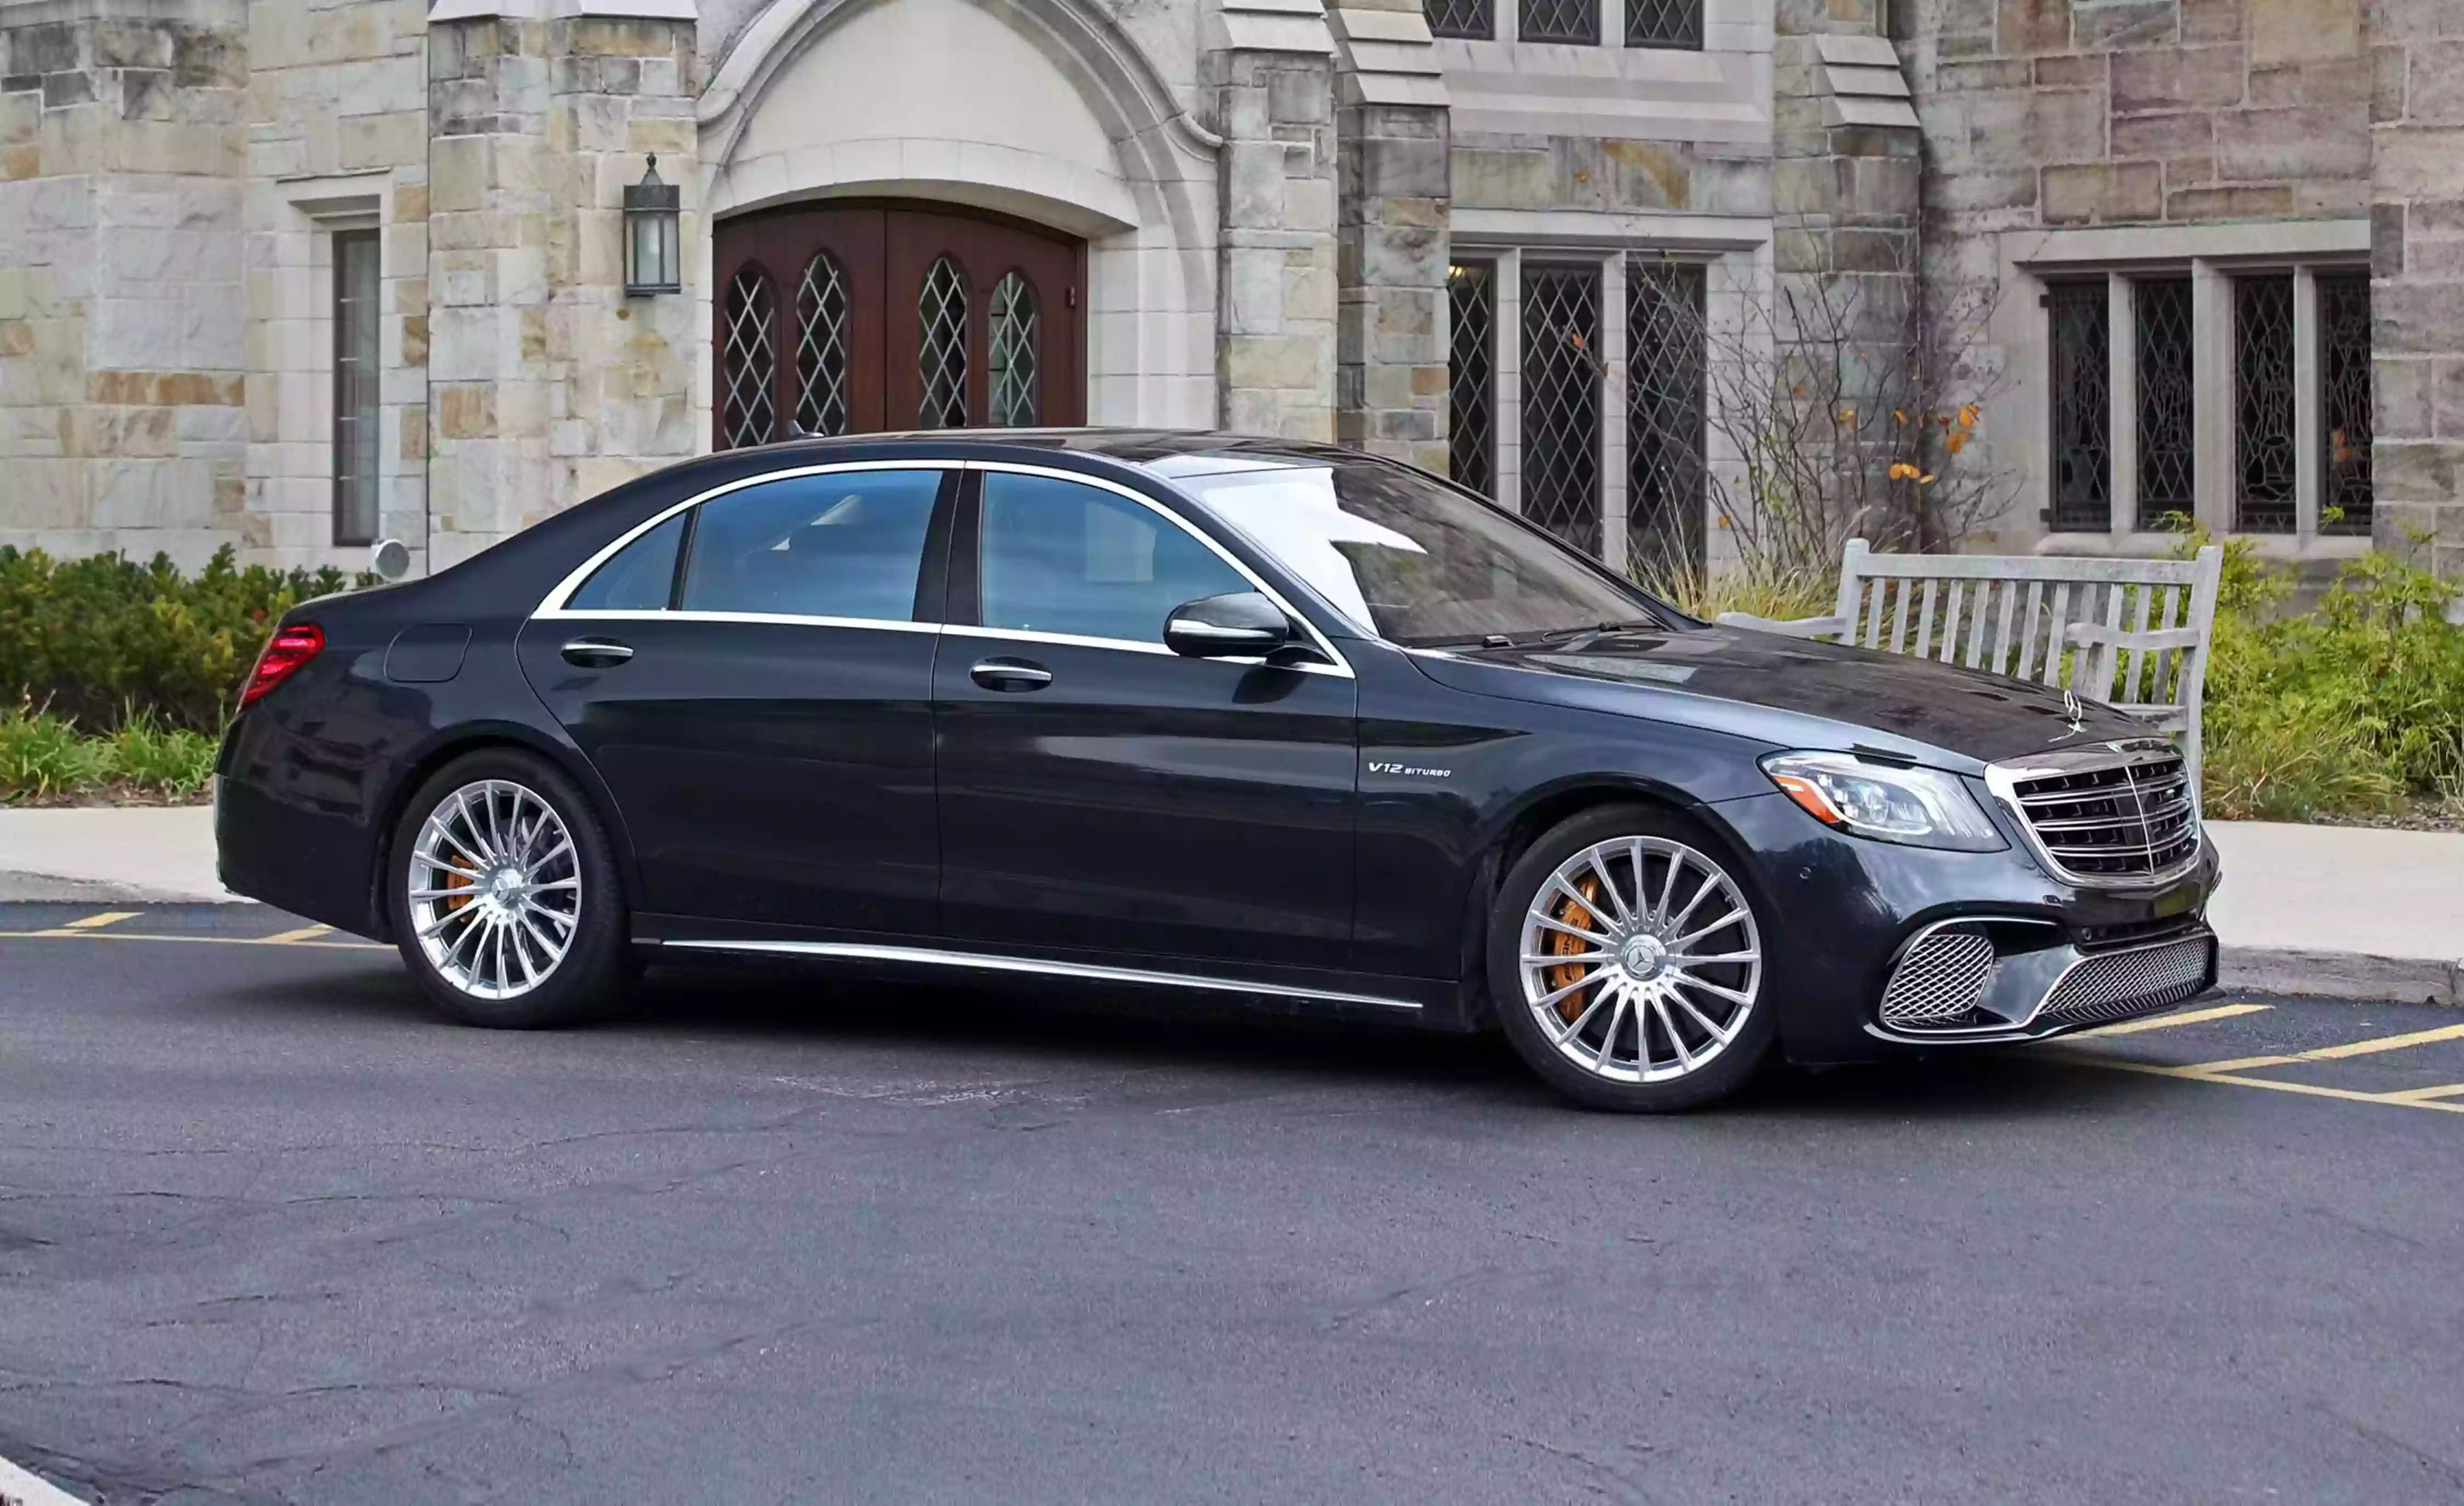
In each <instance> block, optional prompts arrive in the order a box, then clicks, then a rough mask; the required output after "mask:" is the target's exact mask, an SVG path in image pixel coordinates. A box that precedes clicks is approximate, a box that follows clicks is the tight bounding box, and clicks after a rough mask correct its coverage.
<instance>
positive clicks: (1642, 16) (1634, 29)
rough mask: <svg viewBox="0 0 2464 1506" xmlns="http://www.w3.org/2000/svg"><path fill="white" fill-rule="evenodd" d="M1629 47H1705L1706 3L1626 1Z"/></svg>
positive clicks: (1661, 0) (1626, 31) (1650, 0)
mask: <svg viewBox="0 0 2464 1506" xmlns="http://www.w3.org/2000/svg"><path fill="white" fill-rule="evenodd" d="M1625 45H1627V46H1628V47H1670V48H1696V49H1699V48H1701V47H1702V45H1703V0H1625Z"/></svg>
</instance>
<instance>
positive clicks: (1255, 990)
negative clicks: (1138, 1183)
mask: <svg viewBox="0 0 2464 1506" xmlns="http://www.w3.org/2000/svg"><path fill="white" fill-rule="evenodd" d="M659 944H660V946H661V947H662V949H664V948H666V947H671V946H673V947H682V948H685V949H687V950H691V951H702V952H748V953H759V954H764V955H772V956H789V957H825V958H837V959H841V960H843V961H848V962H878V963H923V964H926V965H929V966H935V967H972V968H977V969H979V970H982V971H985V972H1000V973H1029V974H1033V975H1035V976H1038V977H1046V978H1085V979H1090V980H1094V981H1098V982H1105V983H1133V984H1147V985H1153V986H1158V987H1166V988H1195V989H1202V990H1204V991H1207V992H1211V993H1244V994H1257V995H1262V996H1266V997H1272V998H1284V999H1315V1000H1318V1001H1320V1002H1323V1003H1328V1004H1364V1005H1374V1006H1375V1007H1377V1008H1386V1009H1410V1010H1414V1011H1416V1012H1417V1011H1418V1010H1419V1008H1420V1005H1419V1002H1418V1001H1416V1000H1412V999H1388V998H1381V997H1379V996H1378V995H1376V994H1368V993H1345V992H1342V991H1339V990H1337V989H1332V988H1305V987H1301V986H1296V985H1290V984H1269V983H1255V982H1252V981H1250V980H1248V979H1245V978H1217V977H1212V976H1209V975H1206V974H1203V973H1167V972H1155V971H1151V970H1149V969H1147V968H1143V967H1108V966H1103V965H1100V964H1098V963H1056V962H1046V961H1045V960H1044V959H1042V958H1034V957H1005V956H1001V955H998V954H993V953H985V952H953V951H948V950H944V949H942V948H938V947H931V946H882V945H876V944H873V943H869V942H857V941H698V940H696V941H676V940H668V941H661V942H660V943H659Z"/></svg>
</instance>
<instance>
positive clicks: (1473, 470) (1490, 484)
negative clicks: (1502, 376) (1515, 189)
mask: <svg viewBox="0 0 2464 1506" xmlns="http://www.w3.org/2000/svg"><path fill="white" fill-rule="evenodd" d="M1446 312H1447V329H1448V331H1449V333H1448V335H1447V340H1446V352H1447V353H1446V460H1447V464H1448V467H1449V469H1451V470H1452V472H1453V474H1454V478H1455V479H1456V480H1457V481H1460V482H1462V483H1463V485H1465V486H1468V487H1470V488H1471V489H1472V490H1473V491H1475V492H1478V493H1480V494H1481V495H1482V496H1483V497H1495V496H1496V495H1497V263H1495V262H1493V261H1459V262H1456V263H1455V264H1454V265H1452V266H1450V267H1448V268H1446Z"/></svg>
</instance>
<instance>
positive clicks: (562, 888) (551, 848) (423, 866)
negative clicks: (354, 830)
mask: <svg viewBox="0 0 2464 1506" xmlns="http://www.w3.org/2000/svg"><path fill="white" fill-rule="evenodd" d="M407 895H408V897H409V900H410V923H411V929H412V934H413V935H414V936H415V937H416V938H417V940H418V941H419V949H420V952H421V953H422V955H424V956H426V957H427V959H428V963H429V966H431V967H433V968H435V969H436V973H437V976H439V977H440V978H442V979H444V980H445V981H446V982H447V983H448V984H450V985H451V986H453V987H454V988H456V989H458V990H460V991H461V992H463V993H465V994H468V995H470V996H471V997H473V998H474V999H512V998H517V997H519V996H520V995H522V994H525V993H528V992H529V991H530V990H532V989H533V988H536V987H538V986H539V985H540V984H543V983H545V982H546V981H547V980H548V978H549V977H550V975H552V974H553V973H555V971H556V969H557V964H558V963H561V962H563V961H564V955H565V953H566V952H567V951H568V950H570V949H571V948H572V946H573V938H574V934H575V932H577V931H578V930H579V929H580V928H581V925H582V868H581V865H580V863H579V862H578V861H577V854H576V853H575V852H574V847H573V833H572V832H570V831H566V830H565V827H564V820H563V818H562V817H561V816H559V815H558V814H557V813H556V808H554V807H553V806H550V805H549V804H548V803H547V802H546V801H545V800H543V799H541V798H540V797H539V793H538V792H537V791H535V790H532V789H529V788H527V787H525V786H521V785H517V784H515V783H513V782H512V781H510V780H502V779H485V780H479V781H477V782H475V783H473V784H469V785H465V786H462V787H461V788H459V789H456V790H454V791H453V792H452V793H451V794H449V795H447V796H446V797H445V798H444V799H443V800H441V801H439V802H438V803H437V806H436V808H435V809H433V810H431V811H429V815H428V819H427V820H426V821H425V822H423V823H422V824H421V826H420V828H419V839H418V840H417V841H416V842H414V843H413V844H412V845H411V853H410V882H409V886H408V889H407Z"/></svg>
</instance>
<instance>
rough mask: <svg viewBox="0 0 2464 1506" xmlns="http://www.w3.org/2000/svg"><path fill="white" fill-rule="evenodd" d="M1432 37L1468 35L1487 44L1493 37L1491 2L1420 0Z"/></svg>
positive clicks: (1489, 0) (1494, 26)
mask: <svg viewBox="0 0 2464 1506" xmlns="http://www.w3.org/2000/svg"><path fill="white" fill-rule="evenodd" d="M1420 6H1421V10H1422V11H1423V12H1424V13H1425V14H1426V15H1427V16H1428V20H1429V33H1430V34H1431V35H1433V36H1468V37H1471V38H1472V39H1474V40H1476V41H1483V42H1485V41H1487V40H1488V39H1489V38H1491V37H1493V36H1495V35H1496V34H1497V11H1496V9H1495V6H1494V3H1493V0H1420Z"/></svg>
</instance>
